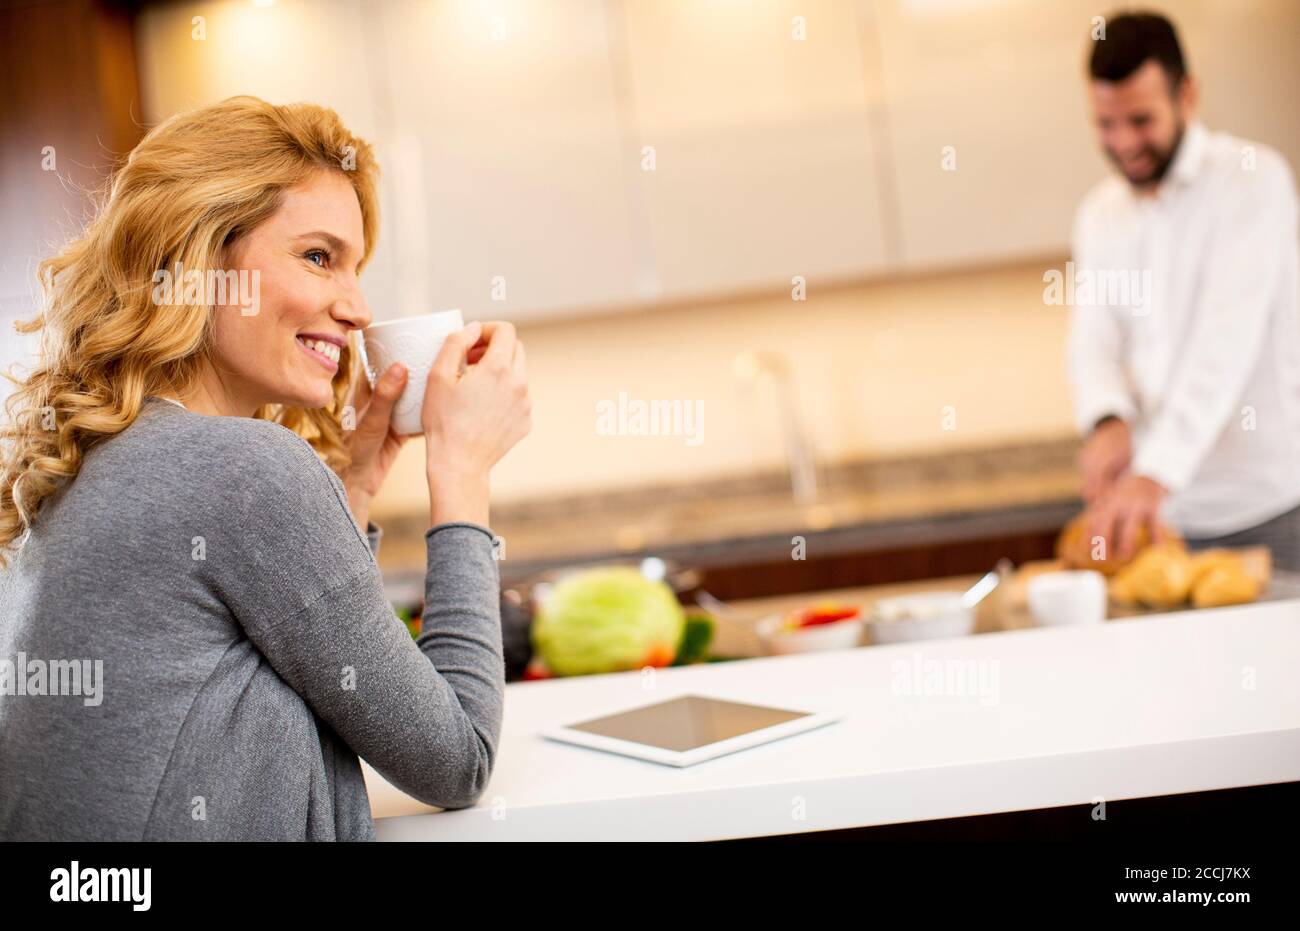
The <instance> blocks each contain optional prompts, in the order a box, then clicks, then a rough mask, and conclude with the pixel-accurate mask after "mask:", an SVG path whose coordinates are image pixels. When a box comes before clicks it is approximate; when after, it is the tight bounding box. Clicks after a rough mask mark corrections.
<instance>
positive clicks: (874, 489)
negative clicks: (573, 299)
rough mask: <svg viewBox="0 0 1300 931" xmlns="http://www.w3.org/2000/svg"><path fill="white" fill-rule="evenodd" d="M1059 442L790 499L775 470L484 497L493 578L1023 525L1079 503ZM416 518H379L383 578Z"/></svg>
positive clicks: (739, 558) (909, 540)
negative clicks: (533, 496) (497, 549)
mask: <svg viewBox="0 0 1300 931" xmlns="http://www.w3.org/2000/svg"><path fill="white" fill-rule="evenodd" d="M1077 453H1078V442H1077V440H1075V439H1073V438H1069V439H1061V440H1055V441H1047V442H1041V443H1031V444H1018V445H1006V446H1000V447H994V448H983V449H976V450H961V451H955V452H953V453H950V454H934V455H925V456H913V457H907V458H899V459H891V460H875V461H870V462H854V463H843V464H839V465H836V466H832V467H829V468H825V469H823V470H822V483H821V485H822V493H821V494H820V495H819V497H818V500H817V501H816V502H814V503H810V504H798V503H796V502H795V501H794V500H793V497H792V495H791V493H790V490H789V480H788V477H786V476H784V475H783V474H781V473H763V474H755V475H751V476H741V477H729V478H724V479H718V480H711V481H708V482H703V483H696V484H694V485H690V486H682V485H663V486H658V487H650V488H638V489H631V490H620V491H616V492H610V493H603V494H592V495H577V496H567V497H557V498H551V499H547V500H538V501H529V502H524V503H512V504H508V505H501V506H494V507H493V518H492V525H493V530H494V531H495V532H496V533H497V534H498V535H499V536H500V537H501V539H502V541H503V546H504V552H503V559H502V563H501V574H502V580H503V583H504V584H507V585H509V584H513V583H515V582H518V581H521V580H523V579H526V578H528V577H530V576H533V575H536V574H538V573H540V572H544V571H548V570H552V569H556V568H560V567H563V566H567V565H572V564H576V563H586V562H598V561H607V560H615V559H638V558H641V557H643V556H648V555H655V556H660V557H663V558H666V559H676V560H679V561H682V562H687V563H689V564H691V565H695V566H701V567H708V566H721V565H736V564H743V563H745V562H751V561H762V560H763V559H770V558H773V556H775V557H776V558H780V557H781V556H782V555H783V554H788V553H789V550H790V547H791V537H792V536H795V535H803V536H805V538H806V539H807V540H808V542H809V545H810V546H811V545H812V543H813V541H814V540H816V545H817V547H818V552H821V553H828V552H835V551H865V550H870V549H878V548H884V547H891V546H904V545H917V544H924V543H927V542H936V543H938V542H947V541H951V540H960V539H967V538H977V537H980V536H985V535H989V534H991V533H1016V532H1033V531H1039V530H1045V529H1054V528H1057V527H1060V526H1061V525H1062V524H1064V523H1065V522H1066V521H1067V520H1068V519H1069V518H1070V517H1072V516H1073V515H1074V514H1075V513H1076V512H1077V511H1078V509H1079V506H1080V505H1079V499H1078V474H1077V471H1076V468H1075V458H1076V456H1077ZM423 520H424V519H423V516H422V515H411V516H410V517H406V516H397V515H390V516H388V517H386V518H385V519H384V530H385V533H384V545H383V547H382V549H381V551H380V567H381V569H382V570H383V571H384V574H385V578H386V579H387V580H388V581H389V582H390V583H391V584H392V585H393V586H394V587H396V588H399V589H405V588H409V587H411V586H412V585H416V586H417V588H416V591H418V583H419V581H420V579H421V578H422V576H423V571H424V541H423V534H424V531H425V530H426V529H427V525H426V524H425V523H424V522H423Z"/></svg>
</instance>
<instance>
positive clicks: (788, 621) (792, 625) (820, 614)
mask: <svg viewBox="0 0 1300 931" xmlns="http://www.w3.org/2000/svg"><path fill="white" fill-rule="evenodd" d="M861 616H862V609H861V608H858V607H854V606H853V605H841V604H834V603H832V602H822V603H820V604H815V605H813V606H812V607H810V608H804V609H803V610H802V611H792V612H790V614H788V615H786V617H785V619H784V620H783V621H782V623H781V629H782V630H802V629H803V628H805V627H821V626H823V625H825V624H835V623H837V622H839V621H848V620H855V619H857V618H859V617H861Z"/></svg>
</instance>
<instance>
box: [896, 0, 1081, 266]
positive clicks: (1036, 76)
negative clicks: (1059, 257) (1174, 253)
mask: <svg viewBox="0 0 1300 931" xmlns="http://www.w3.org/2000/svg"><path fill="white" fill-rule="evenodd" d="M874 9H875V12H876V23H877V28H878V29H879V35H880V42H879V48H880V56H879V62H880V69H881V76H882V83H883V86H884V93H885V96H886V99H887V101H888V120H889V133H888V137H889V140H890V157H891V162H892V165H893V169H894V179H895V183H896V185H897V196H898V204H899V225H900V239H901V260H902V266H903V267H905V268H908V269H915V268H929V267H936V266H944V265H960V264H977V263H984V262H995V261H1003V260H1008V259H1014V258H1023V257H1030V256H1041V255H1051V254H1053V253H1056V252H1061V251H1064V250H1066V249H1068V247H1069V236H1070V227H1071V220H1072V218H1073V215H1074V210H1075V207H1076V206H1077V204H1078V202H1079V199H1080V198H1081V197H1082V196H1083V194H1084V193H1085V192H1086V191H1087V189H1088V187H1089V186H1090V185H1091V184H1092V183H1093V182H1094V181H1095V180H1097V179H1098V178H1100V177H1101V176H1102V174H1103V173H1104V171H1105V165H1104V161H1103V159H1102V157H1101V156H1100V155H1099V154H1098V152H1097V146H1096V143H1095V141H1094V137H1093V133H1092V131H1091V129H1090V124H1089V117H1088V113H1087V108H1086V104H1087V98H1086V95H1085V91H1086V87H1085V82H1084V66H1085V57H1084V56H1085V52H1086V41H1087V38H1088V28H1089V24H1090V21H1091V17H1092V16H1094V15H1096V14H1097V12H1098V8H1097V7H1096V4H1095V3H1090V2H1088V0H1053V2H1050V3H1044V2H1040V0H1002V2H994V0H990V2H973V0H875V3H874Z"/></svg>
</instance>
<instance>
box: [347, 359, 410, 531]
mask: <svg viewBox="0 0 1300 931" xmlns="http://www.w3.org/2000/svg"><path fill="white" fill-rule="evenodd" d="M405 387H406V368H405V367H404V366H403V365H401V364H400V363H396V362H395V363H393V364H392V365H391V366H389V368H388V371H386V372H384V374H383V375H382V376H380V378H379V379H378V381H376V382H375V390H374V392H373V393H372V392H371V390H370V383H369V381H367V379H366V378H365V376H364V375H363V376H362V377H361V378H360V379H359V380H358V383H357V387H356V390H355V392H354V394H353V396H352V401H351V405H352V407H353V409H354V410H356V411H358V414H357V428H356V430H355V431H354V432H353V434H352V437H351V439H350V440H349V442H348V453H349V454H350V455H351V456H352V464H351V465H349V466H348V468H347V469H346V470H344V472H343V487H344V488H345V489H346V490H347V493H348V507H350V508H351V509H352V518H353V520H355V521H356V522H357V525H358V526H359V527H360V528H361V529H362V531H363V532H364V531H365V529H366V527H367V525H368V524H369V523H370V502H371V501H372V500H373V499H374V497H375V495H377V494H378V493H379V486H380V485H382V484H383V483H384V478H385V476H387V475H388V470H389V469H391V468H392V467H393V460H394V459H396V458H397V453H398V450H400V449H401V448H402V444H403V443H404V442H406V439H407V437H401V436H398V435H397V434H395V433H394V432H393V430H392V426H391V421H392V418H393V405H394V404H396V403H397V399H398V398H399V397H401V395H402V389H403V388H405Z"/></svg>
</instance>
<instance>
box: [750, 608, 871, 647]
mask: <svg viewBox="0 0 1300 931" xmlns="http://www.w3.org/2000/svg"><path fill="white" fill-rule="evenodd" d="M784 620H785V615H781V614H774V615H772V616H770V617H765V618H763V619H762V620H760V621H759V622H758V623H757V624H756V625H755V630H757V631H758V636H759V638H760V639H761V640H762V641H763V645H764V646H765V647H766V648H767V652H769V653H775V654H778V655H780V654H787V653H819V652H821V651H823V650H851V649H853V648H854V647H857V646H861V645H862V618H861V617H860V616H859V617H851V618H845V619H844V620H842V621H832V622H831V623H829V624H816V625H814V626H812V627H799V628H796V629H794V630H785V629H783V628H782V626H781V625H782V623H783V622H784Z"/></svg>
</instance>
